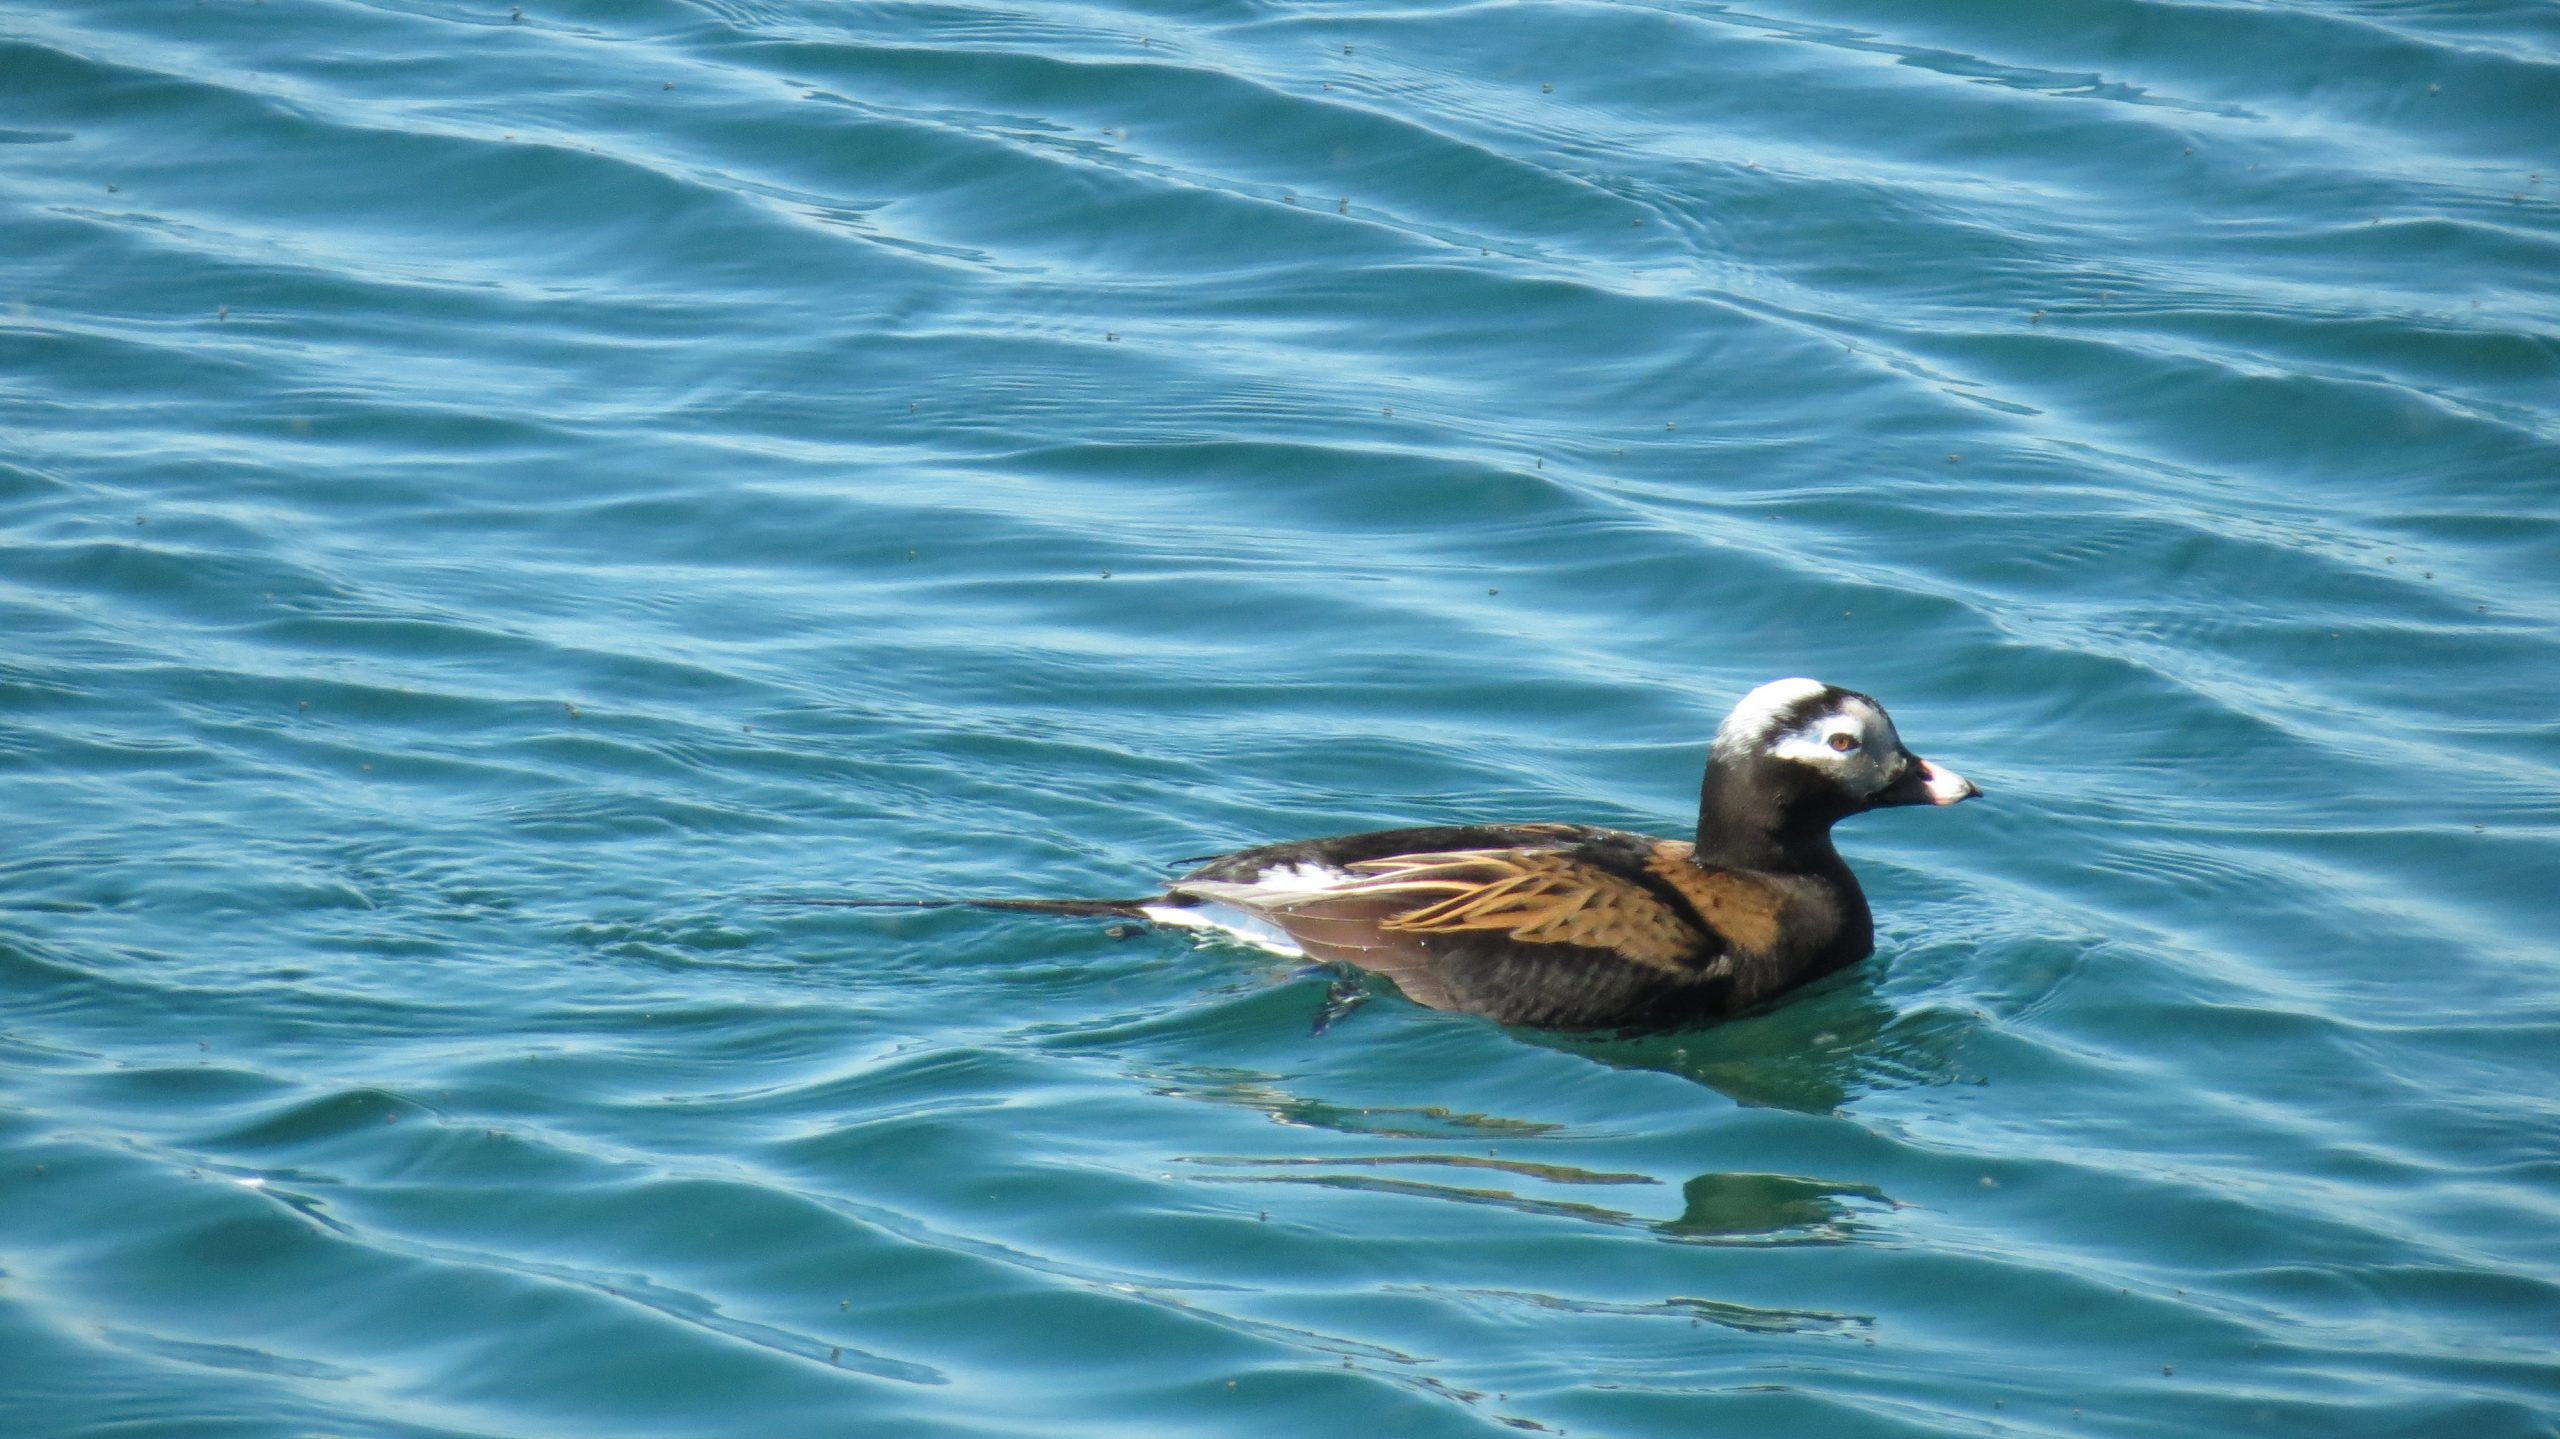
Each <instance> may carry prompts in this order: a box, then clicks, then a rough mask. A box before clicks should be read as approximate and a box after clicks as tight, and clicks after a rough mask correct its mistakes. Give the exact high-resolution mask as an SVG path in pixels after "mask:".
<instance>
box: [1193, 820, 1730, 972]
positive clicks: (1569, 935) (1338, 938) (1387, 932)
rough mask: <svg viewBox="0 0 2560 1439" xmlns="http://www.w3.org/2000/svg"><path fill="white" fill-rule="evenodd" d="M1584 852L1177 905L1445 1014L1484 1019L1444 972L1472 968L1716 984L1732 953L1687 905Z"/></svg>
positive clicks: (1378, 873) (1335, 871)
mask: <svg viewBox="0 0 2560 1439" xmlns="http://www.w3.org/2000/svg"><path fill="white" fill-rule="evenodd" d="M1559 828H1561V827H1559ZM1563 838H1564V837H1563V836H1562V835H1559V836H1558V839H1559V840H1561V839H1563ZM1629 838H1633V837H1632V836H1630V837H1629ZM1577 848H1584V846H1571V845H1570V844H1569V842H1568V843H1564V844H1554V845H1549V846H1539V847H1504V848H1497V849H1455V850H1436V851H1425V852H1421V853H1407V854H1387V855H1377V856H1373V857H1369V858H1363V859H1356V860H1351V861H1349V862H1347V863H1342V864H1340V865H1338V866H1333V865H1323V864H1320V863H1303V862H1302V863H1299V864H1296V865H1291V866H1288V867H1286V868H1280V867H1274V868H1271V869H1267V870H1264V871H1263V872H1262V873H1260V874H1258V875H1255V876H1254V877H1253V878H1252V879H1250V880H1238V879H1224V878H1208V877H1204V876H1192V877H1186V878H1185V879H1182V880H1179V881H1177V882H1176V883H1175V884H1174V886H1173V888H1172V891H1171V895H1172V897H1175V898H1177V899H1188V900H1192V901H1195V902H1208V903H1213V904H1223V905H1229V906H1233V907H1234V908H1236V909H1239V910H1242V911H1244V912H1245V913H1247V914H1250V915H1252V916H1254V917H1256V918H1259V919H1261V920H1263V921H1265V922H1267V923H1269V924H1271V925H1273V926H1275V927H1277V928H1278V929H1280V930H1281V931H1283V932H1284V933H1286V934H1287V935H1288V936H1289V937H1290V938H1291V939H1293V940H1295V941H1297V943H1298V944H1299V946H1300V947H1301V948H1303V949H1304V950H1305V951H1306V952H1307V954H1308V955H1309V956H1310V957H1312V958H1316V959H1322V960H1330V961H1338V962H1343V963H1349V964H1354V965H1357V966H1359V967H1360V968H1362V969H1366V970H1371V971H1373V972H1375V973H1378V974H1381V975H1384V976H1386V977H1387V978H1388V979H1390V980H1392V981H1394V982H1395V985H1396V987H1397V988H1399V989H1401V990H1403V991H1404V992H1405V994H1406V995H1407V997H1409V998H1411V999H1412V1000H1413V1001H1414V1002H1416V1003H1418V1004H1425V1005H1429V1006H1431V1007H1433V1008H1437V1009H1458V1008H1474V1007H1476V1006H1475V1005H1472V1004H1462V1003H1460V1002H1459V1000H1458V999H1457V998H1456V997H1454V996H1452V994H1451V993H1450V985H1449V983H1448V982H1447V981H1446V980H1445V979H1444V978H1443V976H1442V975H1441V973H1440V965H1441V964H1442V963H1443V962H1444V961H1454V962H1460V963H1464V962H1466V961H1467V960H1468V959H1469V958H1471V957H1483V956H1489V955H1503V954H1519V955H1524V956H1525V955H1537V956H1540V957H1552V958H1553V959H1555V960H1559V961H1568V962H1570V961H1574V960H1580V961H1583V962H1587V963H1592V964H1599V965H1607V964H1609V963H1611V962H1612V961H1615V962H1617V963H1619V964H1624V965H1631V966H1638V967H1641V968H1643V969H1646V970H1651V971H1656V972H1658V973H1659V975H1660V976H1661V977H1663V978H1666V979H1668V978H1674V977H1681V978H1705V977H1708V975H1709V974H1711V973H1712V971H1713V965H1712V961H1714V960H1715V959H1716V958H1717V957H1718V952H1719V951H1720V950H1721V949H1722V944H1721V942H1720V940H1719V939H1718V938H1717V937H1716V936H1714V935H1712V934H1711V933H1710V932H1709V931H1707V930H1706V929H1705V928H1704V927H1703V926H1702V925H1700V924H1699V923H1698V922H1697V921H1696V920H1695V919H1694V918H1693V917H1692V916H1691V914H1690V913H1689V912H1688V909H1687V906H1685V905H1683V904H1681V903H1679V902H1677V901H1676V900H1673V899H1671V898H1669V897H1667V896H1666V895H1665V894H1664V893H1662V892H1661V890H1659V889H1658V888H1657V887H1656V886H1655V885H1654V884H1651V883H1647V882H1646V880H1645V879H1643V878H1639V877H1637V875H1635V874H1630V873H1624V872H1621V870H1620V868H1619V866H1618V865H1615V864H1611V863H1609V862H1608V861H1609V860H1610V859H1612V858H1616V856H1614V855H1613V854H1609V853H1606V852H1605V851H1604V852H1602V853H1594V854H1589V855H1585V854H1579V853H1576V852H1575V850H1576V849H1577ZM1606 848H1609V849H1614V848H1615V846H1610V847H1606Z"/></svg>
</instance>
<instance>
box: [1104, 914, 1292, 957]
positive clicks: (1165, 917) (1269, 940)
mask: <svg viewBox="0 0 2560 1439" xmlns="http://www.w3.org/2000/svg"><path fill="white" fill-rule="evenodd" d="M1138 913H1140V914H1143V915H1145V916H1146V917H1147V918H1149V919H1152V920H1154V921H1155V922H1156V923H1158V924H1161V925H1165V926H1168V927H1170V928H1173V929H1198V930H1206V931H1208V932H1210V933H1212V934H1223V935H1225V936H1227V937H1228V938H1229V939H1234V940H1241V941H1243V942H1244V943H1246V944H1249V945H1251V946H1253V947H1254V948H1255V949H1260V950H1267V951H1269V952H1270V953H1273V954H1277V955H1281V956H1283V957H1285V958H1289V959H1304V958H1306V957H1307V952H1306V951H1305V950H1303V949H1300V948H1299V947H1298V942H1297V941H1296V940H1294V939H1291V938H1290V937H1289V935H1288V931H1286V930H1283V929H1282V928H1280V926H1278V925H1276V924H1273V923H1272V922H1271V921H1269V920H1267V919H1264V918H1263V917H1262V916H1260V915H1257V914H1250V913H1247V912H1246V911H1244V910H1241V909H1238V908H1236V907H1235V906H1233V905H1229V904H1151V905H1148V906H1147V907H1145V908H1144V909H1141V910H1139V911H1138Z"/></svg>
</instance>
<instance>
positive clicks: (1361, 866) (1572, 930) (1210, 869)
mask: <svg viewBox="0 0 2560 1439" xmlns="http://www.w3.org/2000/svg"><path fill="white" fill-rule="evenodd" d="M1980 793H1981V791H1980V790H1978V789H1976V788H1975V787H1974V786H1973V785H1972V784H1971V783H1970V782H1968V781H1967V780H1965V779H1964V778H1963V777H1962V776H1961V775H1958V774H1955V773H1953V772H1952V771H1949V770H1945V769H1942V768H1940V767H1938V766H1936V765H1933V764H1931V763H1929V762H1928V761H1926V760H1924V759H1921V758H1920V757H1919V756H1918V755H1915V754H1913V753H1912V752H1911V751H1910V750H1909V749H1908V748H1906V747H1905V746H1904V745H1903V743H1902V739H1901V736H1900V735H1899V734H1898V733H1897V732H1896V731H1895V729H1894V727H1893V721H1892V719H1891V718H1890V717H1888V716H1887V715H1886V714H1885V711H1884V707H1883V706H1882V705H1880V704H1878V703H1876V702H1875V700H1873V699H1871V698H1869V697H1868V696H1866V695H1863V694H1860V693H1858V692H1856V691H1854V690H1844V689H1841V688H1839V687H1837V686H1833V685H1826V684H1822V683H1819V682H1817V681H1814V680H1809V679H1787V680H1776V681H1772V682H1771V683H1769V684H1765V685H1762V686H1760V687H1759V688H1758V689H1755V690H1753V691H1752V692H1751V693H1749V694H1747V695H1745V696H1744V697H1743V698H1742V701H1741V702H1740V703H1739V704H1737V705H1735V706H1734V709H1733V712H1732V713H1731V714H1730V715H1729V716H1727V717H1726V719H1725V721H1724V723H1723V725H1722V726H1721V727H1720V728H1719V729H1718V730H1717V731H1716V738H1715V743H1714V745H1713V747H1712V748H1711V749H1710V750H1709V752H1708V758H1707V768H1706V777H1705V780H1704V782H1703V783H1702V785H1701V787H1700V793H1699V803H1698V829H1697V835H1696V838H1695V839H1694V840H1693V841H1682V840H1674V839H1657V838H1654V837H1653V836H1650V835H1642V834H1633V833H1629V832H1627V831H1624V830H1614V829H1601V828H1595V827H1592V826H1588V825H1575V824H1498V825H1467V826H1444V827H1431V828H1420V829H1389V830H1374V831H1370V832H1367V833H1363V834H1349V835H1338V836H1334V837H1332V838H1328V839H1311V840H1298V841H1294V842H1291V843H1286V844H1273V845H1263V846H1259V847H1257V848H1253V849H1244V850H1238V851H1236V852H1234V853H1232V854H1225V855H1220V856H1218V857H1216V858H1214V859H1211V860H1209V861H1208V862H1206V863H1204V864H1202V865H1200V866H1199V867H1198V868H1196V869H1194V870H1192V871H1191V872H1189V873H1188V874H1185V875H1182V876H1181V877H1180V878H1178V879H1175V880H1173V881H1172V882H1171V883H1169V884H1167V885H1166V886H1165V887H1164V890H1163V892H1162V893H1160V894H1158V895H1155V896H1152V897H1149V898H1145V899H1001V900H924V901H866V900H833V901H825V900H822V901H811V902H815V903H834V904H853V905H875V904H884V903H885V904H903V905H922V906H925V907H939V906H944V905H953V904H961V905H975V906H980V907H983V908H989V909H1002V910H1012V911H1029V912H1033V913H1042V914H1060V915H1087V916H1103V915H1113V916H1126V917H1131V918H1140V919H1145V920H1148V921H1151V922H1153V923H1155V924H1159V925H1164V926H1169V927H1176V928H1183V929H1192V930H1207V931H1216V932H1221V933H1224V934H1227V935H1230V936H1233V937H1235V938H1239V939H1243V940H1246V941H1248V942H1250V943H1253V944H1256V945H1259V946H1261V947H1263V948H1266V949H1270V950H1273V951H1276V952H1278V953H1281V954H1288V955H1303V956H1306V957H1308V958H1310V959H1315V960H1318V961H1321V962H1323V963H1327V964H1333V965H1339V966H1346V967H1349V968H1351V969H1355V970H1358V971H1361V972H1365V973H1368V974H1373V975H1377V976H1379V977H1381V978H1383V979H1385V980H1387V981H1388V982H1389V983H1391V984H1393V985H1394V986H1395V987H1396V988H1397V989H1398V990H1399V991H1401V992H1402V993H1403V994H1404V995H1405V997H1407V998H1408V999H1411V1000H1413V1001H1414V1002H1415V1003H1417V1004H1423V1005H1427V1006H1430V1007H1431V1008H1434V1009H1446V1010H1456V1011H1461V1012H1465V1013H1470V1014H1480V1015H1484V1016H1486V1017H1488V1018H1491V1019H1493V1020H1496V1021H1498V1022H1500V1023H1503V1024H1517V1025H1528V1026H1533V1027H1537V1028H1546V1029H1621V1030H1641V1029H1675V1028H1680V1027H1683V1026H1686V1025H1692V1024H1698V1023H1703V1022H1706V1021H1710V1020H1715V1019H1721V1018H1725V1017H1727V1016H1730V1015H1733V1014H1736V1013H1740V1012H1742V1011H1745V1010H1748V1009H1751V1008H1754V1007H1756V1006H1758V1005H1761V1004H1764V1003H1766V1002H1768V1001H1770V1000H1772V999H1775V998H1776V997H1778V996H1780V995H1782V994H1785V993H1786V992H1787V991H1789V990H1792V989H1795V988H1797V987H1798V986H1800V985H1804V984H1806V983H1809V982H1811V981H1813V980H1816V979H1820V978H1822V977H1823V976H1825V975H1828V974H1831V973H1834V972H1836V971H1838V970H1840V969H1843V968H1846V967H1847V966H1849V965H1852V964H1855V963H1857V962H1858V961H1859V960H1862V959H1864V958H1866V957H1867V956H1868V954H1870V953H1871V952H1872V951H1873V950H1874V947H1875V931H1874V923H1873V919H1872V917H1871V915H1870V913H1869V911H1868V909H1867V899H1866V895H1865V893H1864V892H1863V891H1861V890H1860V889H1859V887H1858V879H1857V876H1856V875H1855V874H1853V873H1851V872H1850V869H1849V866H1848V865H1847V863H1846V862H1844V861H1843V860H1842V859H1841V858H1840V853H1839V851H1838V850H1836V849H1834V848H1833V847H1832V843H1831V827H1832V826H1833V825H1834V824H1836V823H1837V822H1839V821H1840V820H1842V819H1845V818H1847V817H1849V816H1851V815H1854V814H1860V813H1864V812H1865V811H1867V810H1871V809H1885V808H1892V807H1897V806H1904V805H1923V804H1927V805H1952V804H1957V803H1960V802H1962V801H1964V800H1967V799H1971V798H1973V797H1974V796H1976V795H1978V794H1980Z"/></svg>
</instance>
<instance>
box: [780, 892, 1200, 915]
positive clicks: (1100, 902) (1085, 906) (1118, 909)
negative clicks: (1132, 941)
mask: <svg viewBox="0 0 2560 1439" xmlns="http://www.w3.org/2000/svg"><path fill="white" fill-rule="evenodd" d="M756 903H758V904H810V905H825V906H828V907H830V908H834V909H1003V910H1011V911H1013V912H1014V913H1016V914H1064V915H1073V916H1076V917H1079V918H1087V919H1093V918H1112V919H1144V918H1146V917H1147V916H1146V912H1145V911H1146V906H1148V905H1150V904H1153V903H1155V901H1154V900H1152V899H801V898H799V897H797V896H794V895H772V896H768V897H766V898H763V899H759V900H757V901H756Z"/></svg>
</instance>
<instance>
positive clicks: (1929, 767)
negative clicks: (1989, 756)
mask: <svg viewBox="0 0 2560 1439" xmlns="http://www.w3.org/2000/svg"><path fill="white" fill-rule="evenodd" d="M1981 793H1982V790H1981V788H1980V787H1979V786H1977V785H1975V784H1974V782H1973V781H1971V780H1969V779H1966V778H1965V777H1964V776H1963V775H1960V774H1958V773H1956V772H1955V771H1954V770H1951V769H1947V768H1945V767H1944V766H1941V765H1934V764H1931V763H1929V762H1928V761H1927V760H1925V759H1922V758H1921V757H1920V756H1918V755H1916V754H1915V755H1913V756H1912V757H1911V765H1910V767H1909V768H1908V769H1905V770H1904V771H1903V772H1902V775H1901V777H1900V778H1898V779H1896V780H1895V781H1894V782H1893V783H1891V784H1889V785H1886V786H1885V787H1884V790H1883V792H1882V793H1880V794H1878V795H1877V796H1876V803H1877V804H1879V805H1888V804H1935V805H1949V804H1962V803H1964V802H1965V801H1966V800H1969V799H1973V798H1975V797H1977V796H1979V795H1980V794H1981Z"/></svg>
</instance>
